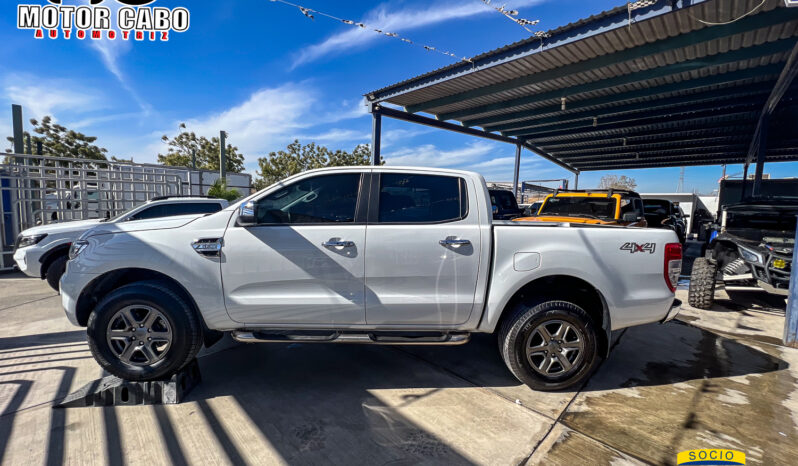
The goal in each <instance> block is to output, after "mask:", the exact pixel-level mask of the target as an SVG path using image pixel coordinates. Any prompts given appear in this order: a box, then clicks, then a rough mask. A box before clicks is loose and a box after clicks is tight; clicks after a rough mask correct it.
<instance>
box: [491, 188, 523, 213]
mask: <svg viewBox="0 0 798 466" xmlns="http://www.w3.org/2000/svg"><path fill="white" fill-rule="evenodd" d="M490 202H491V204H493V205H495V206H496V207H498V208H499V210H515V209H517V208H518V204H516V202H515V197H514V196H513V193H511V192H509V191H490Z"/></svg>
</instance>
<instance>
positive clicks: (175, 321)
mask: <svg viewBox="0 0 798 466" xmlns="http://www.w3.org/2000/svg"><path fill="white" fill-rule="evenodd" d="M87 334H88V341H89V348H90V349H91V352H92V354H93V355H94V359H96V360H97V362H98V363H99V364H100V366H102V367H103V369H105V370H107V371H108V372H110V373H111V374H113V375H115V376H117V377H120V378H122V379H126V380H137V381H142V380H156V379H163V378H168V377H170V376H171V375H172V374H174V373H175V372H177V371H178V370H180V369H181V368H182V367H184V366H185V365H187V364H188V363H189V362H190V361H191V360H192V359H193V358H194V357H195V356H196V354H197V352H198V351H199V349H200V346H201V344H202V328H201V325H200V323H199V321H198V319H197V316H196V314H195V313H194V311H193V309H192V308H191V306H190V305H189V304H188V303H186V302H185V300H184V299H183V298H181V297H180V296H179V295H178V294H176V293H175V292H173V291H172V290H171V289H169V288H168V287H167V286H164V285H163V284H162V283H159V282H151V281H147V282H138V283H132V284H129V285H125V286H123V287H120V288H118V289H116V290H114V291H112V292H111V293H109V294H108V295H107V296H106V297H105V298H103V300H102V301H100V303H99V304H98V305H97V307H96V308H95V309H94V311H93V312H92V313H91V315H90V316H89V321H88V328H87Z"/></svg>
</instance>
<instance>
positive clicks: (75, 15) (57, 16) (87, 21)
mask: <svg viewBox="0 0 798 466" xmlns="http://www.w3.org/2000/svg"><path fill="white" fill-rule="evenodd" d="M51 1H52V0H51ZM117 1H119V2H120V3H122V4H124V5H136V4H138V5H142V4H145V3H151V2H146V1H134V0H125V1H122V0H117ZM100 2H101V0H100V1H92V6H88V5H81V6H73V5H61V4H60V1H59V2H57V3H58V5H18V6H17V28H18V29H32V30H34V31H35V32H34V37H35V38H37V39H43V38H44V37H49V38H51V39H56V38H59V37H62V38H64V39H71V38H72V37H75V38H77V39H86V38H91V39H103V38H106V39H111V40H114V39H117V38H118V39H121V40H130V39H134V40H150V41H168V40H169V34H170V33H171V32H185V31H187V30H188V28H189V25H190V22H191V15H190V13H189V11H188V9H186V8H183V7H177V8H172V9H170V8H163V7H141V6H139V7H131V6H123V7H121V8H119V10H117V12H116V15H114V14H113V12H112V10H111V8H109V7H106V6H94V4H95V3H100Z"/></svg>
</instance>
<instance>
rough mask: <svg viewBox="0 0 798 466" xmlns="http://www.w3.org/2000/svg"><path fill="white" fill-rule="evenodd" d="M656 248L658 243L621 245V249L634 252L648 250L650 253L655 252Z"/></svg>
mask: <svg viewBox="0 0 798 466" xmlns="http://www.w3.org/2000/svg"><path fill="white" fill-rule="evenodd" d="M656 249H657V245H656V243H643V244H637V243H623V246H621V251H629V252H630V253H632V254H634V253H636V252H647V253H649V254H654V251H655V250H656Z"/></svg>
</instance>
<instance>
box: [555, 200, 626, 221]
mask: <svg viewBox="0 0 798 466" xmlns="http://www.w3.org/2000/svg"><path fill="white" fill-rule="evenodd" d="M539 215H566V216H572V217H588V218H604V219H607V218H615V198H606V197H580V196H568V197H550V198H549V199H548V200H547V201H546V202H545V203H544V204H543V208H542V209H540V214H539Z"/></svg>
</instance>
